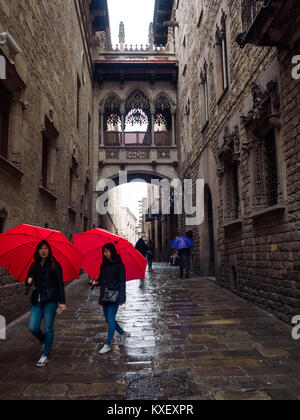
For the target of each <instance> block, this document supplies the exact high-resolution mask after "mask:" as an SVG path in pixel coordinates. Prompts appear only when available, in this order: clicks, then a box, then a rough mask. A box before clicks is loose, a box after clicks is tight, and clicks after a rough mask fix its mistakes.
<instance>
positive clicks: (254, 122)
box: [241, 80, 281, 129]
mask: <svg viewBox="0 0 300 420" xmlns="http://www.w3.org/2000/svg"><path fill="white" fill-rule="evenodd" d="M251 92H252V97H253V107H252V109H251V110H250V111H249V112H248V113H247V114H246V115H242V117H241V120H242V122H243V124H244V125H245V126H246V127H249V126H250V127H252V129H259V128H260V127H261V126H262V125H265V124H269V125H271V126H272V125H273V126H274V124H275V125H276V126H279V125H280V124H281V122H280V116H281V114H280V98H279V94H278V88H277V83H276V82H274V81H273V80H271V81H270V82H269V83H268V84H267V89H266V90H265V91H263V90H262V89H261V88H260V87H259V86H258V85H257V84H256V83H253V85H252V88H251Z"/></svg>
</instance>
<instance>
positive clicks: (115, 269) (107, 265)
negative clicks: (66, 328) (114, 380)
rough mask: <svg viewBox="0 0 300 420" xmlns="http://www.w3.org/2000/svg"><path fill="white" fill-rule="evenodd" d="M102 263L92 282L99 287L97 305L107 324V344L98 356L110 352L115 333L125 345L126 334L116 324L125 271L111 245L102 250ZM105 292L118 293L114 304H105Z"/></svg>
mask: <svg viewBox="0 0 300 420" xmlns="http://www.w3.org/2000/svg"><path fill="white" fill-rule="evenodd" d="M102 254H103V263H102V266H101V271H100V275H99V277H98V280H97V281H95V282H93V285H94V286H99V285H100V299H99V305H102V306H103V311H104V315H105V318H106V321H107V323H108V327H109V329H108V337H107V342H106V344H105V346H104V347H103V349H102V350H101V351H100V354H106V353H108V352H110V351H111V343H112V340H113V338H114V335H115V331H118V333H119V334H120V335H121V339H120V345H124V344H125V340H126V338H127V336H128V334H127V333H126V332H125V331H124V330H123V329H122V328H121V327H120V325H119V324H118V323H117V322H116V315H117V312H118V309H119V306H120V305H121V306H122V305H124V304H125V302H126V271H125V266H124V264H123V263H122V260H121V257H120V255H118V253H117V250H116V248H115V246H114V245H113V244H107V245H105V246H104V247H103V249H102ZM106 290H108V291H116V292H118V297H117V300H116V302H115V303H105V302H103V298H104V295H105V292H106Z"/></svg>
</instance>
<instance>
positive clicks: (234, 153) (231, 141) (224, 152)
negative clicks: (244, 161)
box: [218, 126, 240, 164]
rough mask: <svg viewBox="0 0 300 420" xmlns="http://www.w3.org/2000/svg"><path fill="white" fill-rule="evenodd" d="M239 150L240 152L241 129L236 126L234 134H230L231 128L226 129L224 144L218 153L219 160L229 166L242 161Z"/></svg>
mask: <svg viewBox="0 0 300 420" xmlns="http://www.w3.org/2000/svg"><path fill="white" fill-rule="evenodd" d="M239 150H240V132H239V127H238V126H235V127H234V131H233V133H232V134H230V131H229V128H228V127H225V130H224V142H223V145H222V146H221V147H220V148H219V151H218V155H219V159H220V160H222V161H223V162H225V163H228V164H230V163H231V162H236V161H239V159H240V153H239Z"/></svg>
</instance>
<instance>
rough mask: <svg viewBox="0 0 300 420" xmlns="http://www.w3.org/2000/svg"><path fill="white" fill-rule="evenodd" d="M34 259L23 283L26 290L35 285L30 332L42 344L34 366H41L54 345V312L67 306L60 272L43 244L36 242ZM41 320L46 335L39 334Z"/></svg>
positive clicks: (47, 359) (44, 243) (48, 246)
mask: <svg viewBox="0 0 300 420" xmlns="http://www.w3.org/2000/svg"><path fill="white" fill-rule="evenodd" d="M34 259H35V262H34V263H33V264H32V265H31V267H30V269H29V272H28V275H27V280H26V282H25V285H26V287H29V286H32V285H34V290H33V293H32V297H31V304H32V306H31V315H30V323H29V331H30V332H31V333H32V334H33V336H35V337H36V338H37V339H38V340H39V341H40V342H41V343H42V344H43V349H42V356H41V358H40V360H39V361H38V363H37V364H36V366H37V367H44V366H46V364H47V363H48V361H49V356H50V352H51V348H52V345H53V340H54V323H55V317H56V313H57V310H58V308H59V311H60V312H63V311H65V310H66V309H67V307H66V299H65V289H64V283H63V271H62V268H61V265H60V264H59V263H58V261H56V260H55V259H54V257H53V255H52V251H51V247H50V245H49V244H48V243H47V242H46V241H42V242H40V243H39V245H38V246H37V248H36V251H35V256H34ZM43 320H44V328H45V332H42V331H41V324H42V321H43Z"/></svg>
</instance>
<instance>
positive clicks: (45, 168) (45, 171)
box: [42, 135, 49, 189]
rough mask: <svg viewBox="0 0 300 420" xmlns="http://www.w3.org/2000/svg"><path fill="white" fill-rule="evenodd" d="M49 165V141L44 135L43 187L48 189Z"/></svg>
mask: <svg viewBox="0 0 300 420" xmlns="http://www.w3.org/2000/svg"><path fill="white" fill-rule="evenodd" d="M48 164H49V140H48V138H47V137H46V136H45V135H43V150H42V187H43V188H45V189H47V187H48Z"/></svg>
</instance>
